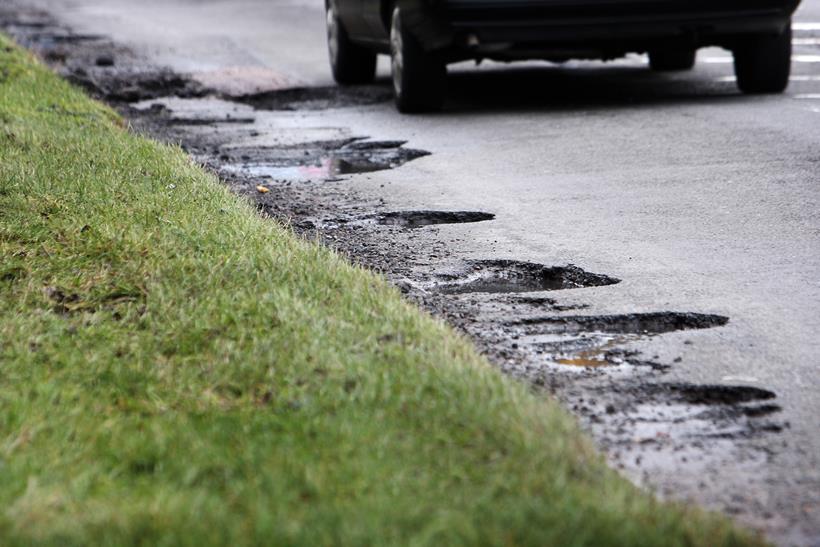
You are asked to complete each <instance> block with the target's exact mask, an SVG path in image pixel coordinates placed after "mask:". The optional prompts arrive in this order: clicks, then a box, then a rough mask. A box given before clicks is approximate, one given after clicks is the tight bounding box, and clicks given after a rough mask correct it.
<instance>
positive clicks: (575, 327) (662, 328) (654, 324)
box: [508, 312, 729, 336]
mask: <svg viewBox="0 0 820 547" xmlns="http://www.w3.org/2000/svg"><path fill="white" fill-rule="evenodd" d="M728 322H729V318H728V317H724V316H722V315H712V314H703V313H688V312H656V313H630V314H623V315H574V316H567V317H530V318H525V319H519V320H516V321H511V322H509V323H508V325H510V326H521V327H523V330H524V331H525V332H526V333H528V334H541V333H548V334H578V333H582V332H587V333H591V332H596V333H608V334H613V333H614V334H642V335H650V336H651V335H657V334H663V333H666V332H674V331H680V330H693V329H710V328H713V327H720V326H723V325H725V324H726V323H728Z"/></svg>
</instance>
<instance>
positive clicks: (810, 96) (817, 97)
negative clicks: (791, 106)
mask: <svg viewBox="0 0 820 547" xmlns="http://www.w3.org/2000/svg"><path fill="white" fill-rule="evenodd" d="M792 98H793V99H803V100H808V101H820V93H799V94H797V95H793V96H792Z"/></svg>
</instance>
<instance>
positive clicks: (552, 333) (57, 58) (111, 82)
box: [0, 8, 789, 528]
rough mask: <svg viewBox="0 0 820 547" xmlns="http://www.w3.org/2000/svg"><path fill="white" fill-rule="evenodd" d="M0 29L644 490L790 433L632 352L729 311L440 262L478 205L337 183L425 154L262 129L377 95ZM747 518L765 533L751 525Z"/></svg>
mask: <svg viewBox="0 0 820 547" xmlns="http://www.w3.org/2000/svg"><path fill="white" fill-rule="evenodd" d="M0 28H2V29H5V30H6V31H7V32H9V33H10V34H11V35H12V36H13V37H14V38H16V39H17V40H18V41H19V42H20V43H22V44H23V45H25V46H28V47H30V48H32V49H33V50H34V51H35V52H37V53H38V54H39V55H40V56H41V57H42V58H43V59H45V60H46V62H48V63H49V64H51V66H53V67H54V68H55V69H56V70H57V71H58V72H60V73H61V74H63V75H64V76H65V77H66V78H68V79H69V80H71V81H73V82H75V83H78V84H80V85H82V86H84V87H85V88H87V89H90V90H91V91H92V93H94V94H95V95H96V96H97V97H100V98H102V99H104V100H107V101H108V102H109V103H111V104H113V105H114V106H115V107H116V108H118V109H119V111H120V112H121V113H123V114H124V115H125V116H126V117H127V118H128V119H129V121H130V123H131V124H132V127H133V128H134V129H135V130H137V131H141V132H145V133H147V134H149V135H151V136H152V137H154V138H157V139H160V140H165V141H167V142H172V143H179V144H181V145H182V146H183V147H184V148H185V149H186V150H187V151H188V152H189V153H190V154H191V155H192V157H194V159H195V160H197V161H198V162H200V163H201V164H202V165H204V166H206V167H207V168H209V169H211V170H213V171H214V172H216V173H217V174H219V175H220V177H221V178H222V180H223V181H224V182H225V183H226V184H227V185H228V186H229V187H230V188H232V189H233V190H234V191H235V192H237V193H238V194H240V195H242V196H246V197H247V199H250V200H252V201H253V202H255V203H256V206H257V209H258V210H259V211H260V213H261V214H263V215H264V216H268V217H271V218H272V219H275V220H276V221H279V222H282V223H284V224H286V225H288V226H290V227H291V228H292V229H293V230H294V231H295V232H296V233H297V234H299V235H301V236H303V237H306V238H310V239H317V240H319V241H321V242H323V243H325V244H326V245H329V246H331V247H333V248H335V249H336V250H338V251H339V252H340V253H342V254H344V255H345V256H347V257H349V258H350V259H351V260H352V261H354V262H356V263H358V264H361V265H364V266H366V267H368V268H370V269H372V270H374V271H377V272H380V273H382V274H384V275H385V276H386V277H387V278H388V279H389V280H390V281H392V282H393V283H394V284H395V285H396V286H397V287H398V288H399V289H400V290H401V291H402V292H403V293H404V294H405V295H406V297H407V298H408V299H410V300H411V301H414V302H416V303H418V304H419V305H420V306H422V307H424V308H425V309H427V310H428V311H430V312H431V313H433V314H435V315H437V316H439V317H443V318H445V319H446V320H447V321H448V322H449V323H450V324H452V325H453V326H454V327H455V328H457V329H459V330H461V331H462V332H464V333H466V334H467V335H469V336H470V337H471V338H472V339H473V340H474V341H475V343H476V345H477V346H478V348H479V349H480V350H481V351H482V352H483V353H484V354H485V355H486V356H487V357H488V358H489V359H490V361H491V362H493V363H494V364H495V365H496V366H498V367H499V368H500V369H501V370H503V371H504V372H506V373H508V374H510V375H512V376H514V377H517V378H520V379H522V380H525V381H527V382H529V383H530V384H531V385H532V386H533V389H534V390H537V391H545V392H548V393H550V394H553V395H554V396H556V397H557V398H558V399H560V400H561V401H563V403H564V404H565V405H566V406H567V408H570V409H572V410H573V412H574V413H575V414H576V415H577V416H579V418H580V419H581V421H582V423H583V425H584V426H585V427H586V428H587V429H588V430H589V431H590V432H591V434H592V435H593V437H594V438H595V439H596V441H597V443H598V444H599V446H601V447H602V449H603V450H604V451H605V452H606V453H607V455H608V457H609V459H610V461H612V462H613V463H614V465H616V466H620V467H623V468H624V469H626V470H633V471H635V470H637V472H639V473H640V474H641V476H642V477H643V479H642V480H643V482H644V483H645V484H646V485H648V486H655V485H656V483H655V482H654V480H653V476H654V475H655V474H657V473H661V472H662V473H665V475H664V476H665V477H671V476H675V474H679V473H680V469H682V468H683V466H684V465H685V466H686V469H690V470H694V471H693V473H703V474H704V476H705V475H712V476H713V478H714V480H718V478H715V477H718V475H719V473H720V470H721V469H723V468H724V467H725V466H726V465H739V466H750V467H754V466H755V465H759V464H760V462H765V461H768V460H769V459H771V458H773V457H776V455H777V443H775V442H773V439H776V435H777V434H778V432H779V431H782V430H783V429H785V428H788V427H789V424H788V423H786V422H782V421H780V420H778V415H779V412H780V409H781V407H780V405H779V403H778V399H777V394H775V393H773V392H771V391H768V390H765V389H761V388H758V387H752V386H745V385H713V384H692V383H684V382H680V381H676V380H674V379H670V375H673V373H674V370H675V367H676V366H677V365H679V363H680V362H681V358H680V357H673V358H666V359H661V358H659V357H657V356H651V358H650V357H647V356H645V355H643V354H642V353H641V350H640V346H639V344H638V343H639V342H641V341H645V340H646V339H647V338H650V337H655V336H664V335H668V333H673V332H678V331H684V330H686V331H689V330H691V331H692V333H693V334H692V339H695V337H696V331H697V330H699V329H714V328H721V327H722V326H724V325H726V324H727V322H728V321H729V318H727V317H724V316H720V315H710V314H700V313H692V312H689V311H663V312H659V311H648V312H644V313H631V311H632V310H623V313H620V314H609V315H600V314H598V315H593V314H588V315H587V314H585V315H580V314H579V313H578V310H584V309H588V308H590V303H589V302H588V301H584V299H583V298H576V297H575V296H570V294H571V295H579V294H582V293H584V292H585V291H588V290H592V289H594V290H617V284H618V283H619V282H620V279H618V278H616V277H613V276H612V275H608V274H598V273H590V272H587V271H585V270H584V269H582V268H581V267H578V266H574V265H566V264H533V263H528V262H520V261H515V260H509V259H501V258H493V257H487V258H486V259H484V260H459V259H457V258H453V257H452V256H451V249H452V248H453V247H454V246H456V245H458V239H457V238H456V239H452V238H451V239H449V240H444V239H443V238H439V237H437V235H438V234H439V230H441V229H442V228H441V226H442V225H447V224H459V223H471V222H485V221H491V220H492V219H493V218H494V214H493V212H492V211H487V212H482V211H429V210H415V211H394V210H389V209H386V208H385V204H384V203H383V202H381V201H378V200H374V199H367V198H365V197H363V196H361V195H357V194H356V193H355V192H353V191H351V189H350V187H349V185H348V184H346V180H345V177H346V176H349V175H351V174H354V173H366V172H369V171H374V170H385V169H394V168H397V167H399V166H401V165H402V164H404V163H406V162H408V161H411V160H415V159H418V158H421V157H424V156H426V155H427V154H428V152H426V151H421V150H415V149H412V148H405V144H407V143H406V142H405V141H403V140H396V139H391V140H383V139H382V140H378V139H376V140H370V139H367V138H363V137H362V136H360V135H355V134H351V133H350V131H349V130H348V129H347V128H345V127H321V128H298V127H297V128H292V127H289V128H287V129H283V128H282V127H278V129H276V130H271V127H277V125H276V124H275V123H271V121H276V120H277V119H278V118H275V116H280V115H289V114H290V113H292V112H294V111H298V110H314V111H315V110H324V109H336V108H361V107H366V106H368V105H373V104H377V103H380V102H383V101H388V100H390V97H391V90H390V86H389V85H388V84H384V85H381V84H376V85H373V86H364V87H345V88H336V87H333V88H316V89H291V90H285V91H276V92H266V93H263V94H257V95H245V96H240V97H225V96H224V95H221V94H219V93H216V92H214V91H212V90H208V89H206V88H203V87H202V86H201V85H200V84H197V83H196V82H194V80H193V79H190V78H187V77H185V76H183V75H178V74H174V73H171V72H169V71H167V70H164V69H162V68H161V67H153V66H150V65H146V64H145V63H144V62H143V61H142V60H140V59H138V58H137V57H136V56H135V55H134V54H133V53H132V52H130V51H128V50H127V49H125V48H123V47H121V46H119V45H118V44H116V43H114V42H112V41H110V40H108V39H106V38H103V37H98V36H80V35H74V34H72V33H71V32H70V31H69V30H67V29H65V28H63V27H61V26H59V25H57V24H55V23H54V21H52V20H51V19H50V18H49V17H48V16H47V15H45V14H43V13H42V12H37V11H36V10H31V9H19V8H17V9H8V10H4V9H0ZM272 117H273V118H272ZM422 227H424V228H425V230H424V235H425V237H424V239H423V240H419V238H418V237H417V235H418V233H419V231H418V229H419V228H422ZM565 289H575V290H572V291H565ZM545 292H549V294H550V296H546V295H545V294H544V293H545ZM57 300H59V299H57ZM545 314H549V315H545ZM692 339H690V340H687V341H686V343H688V344H691V343H693V340H692ZM636 344H638V345H637V346H636ZM639 480H640V479H639ZM687 488H688V489H687ZM697 490H698V485H697V484H693V485H691V488H690V487H689V485H688V483H687V482H686V481H683V480H682V481H677V482H676V481H668V482H665V483H663V484H662V485H661V486H660V492H661V493H662V494H666V495H670V496H673V497H677V498H681V497H686V496H694V495H695V493H696V492H697ZM721 495H723V494H722V493H718V494H717V497H718V498H719V499H718V501H717V502H715V504H716V505H717V506H718V507H719V508H721V509H723V510H726V511H729V512H737V513H738V514H747V515H750V517H749V519H747V520H748V521H752V520H755V519H758V517H757V516H756V515H760V514H768V513H769V512H770V511H771V508H766V507H763V505H765V503H763V502H760V501H758V500H755V499H746V500H743V501H742V502H738V501H737V497H738V494H737V493H731V492H726V493H725V496H724V497H723V498H721V497H720V496H721ZM755 522H756V523H757V525H759V526H760V527H764V528H765V527H766V526H767V522H765V519H764V520H760V521H759V522H758V521H757V520H756V521H755Z"/></svg>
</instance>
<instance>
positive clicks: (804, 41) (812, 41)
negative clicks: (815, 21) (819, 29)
mask: <svg viewBox="0 0 820 547" xmlns="http://www.w3.org/2000/svg"><path fill="white" fill-rule="evenodd" d="M792 44H794V45H796V46H820V38H793V39H792Z"/></svg>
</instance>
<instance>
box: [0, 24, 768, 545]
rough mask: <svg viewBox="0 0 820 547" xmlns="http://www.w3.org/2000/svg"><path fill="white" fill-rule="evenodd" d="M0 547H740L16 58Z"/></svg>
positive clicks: (442, 333) (6, 131) (364, 276)
mask: <svg viewBox="0 0 820 547" xmlns="http://www.w3.org/2000/svg"><path fill="white" fill-rule="evenodd" d="M0 254H1V255H2V262H0V544H2V545H24V544H26V545H27V544H32V543H36V544H55V545H56V544H59V545H71V544H89V543H90V544H99V543H104V544H112V545H113V544H146V545H155V544H166V545H178V544H187V545H198V546H201V545H206V544H265V545H284V544H288V545H290V544H300V545H310V546H313V545H329V544H346V545H385V544H407V545H459V544H471V545H476V544H482V545H561V546H564V545H624V544H628V545H660V544H664V545H735V544H743V545H746V544H755V543H756V542H757V541H758V540H757V539H756V538H755V537H753V536H750V535H747V534H746V533H745V532H739V531H738V530H737V529H736V528H733V527H732V525H731V524H730V523H728V522H727V521H726V520H725V519H723V518H721V517H717V516H714V515H710V514H706V513H702V512H700V511H697V510H693V509H687V508H682V507H679V506H673V505H667V504H661V503H659V502H657V501H655V500H653V499H652V497H651V496H649V495H647V494H645V493H643V492H640V491H638V490H637V489H635V488H634V487H632V486H631V485H630V484H629V483H627V482H626V481H624V480H623V479H621V478H620V477H619V476H618V475H616V474H615V473H614V472H612V471H610V470H609V469H608V468H607V467H606V466H605V465H604V464H603V462H602V460H601V458H600V456H599V455H597V454H596V452H595V451H594V450H593V449H592V448H591V446H590V444H589V442H588V441H587V440H586V439H585V437H584V436H583V435H582V434H581V433H580V432H579V431H578V428H577V426H576V425H575V423H574V421H573V419H572V418H570V417H569V416H568V415H567V414H566V413H565V412H563V411H562V410H561V409H560V408H559V407H558V405H556V404H555V403H554V402H552V401H550V400H547V399H545V398H544V397H537V396H534V395H532V394H530V393H529V392H528V391H527V389H526V388H525V387H524V386H521V385H518V384H517V383H515V382H512V381H510V380H507V379H505V378H503V377H502V376H501V375H500V374H499V373H497V372H496V371H494V370H493V369H492V368H491V366H490V365H488V364H487V363H486V362H485V361H484V360H483V359H482V358H481V357H479V356H478V355H477V354H476V352H475V350H474V349H473V348H472V347H471V346H470V345H469V343H467V342H466V341H465V340H463V339H461V338H460V337H458V336H457V335H455V334H454V333H453V332H452V331H451V330H450V329H448V328H447V327H446V326H444V325H443V324H442V323H440V322H438V321H435V320H433V319H431V318H430V317H428V316H426V315H424V314H423V313H421V312H419V311H418V310H416V309H414V308H413V307H411V306H410V305H408V304H407V303H405V302H403V301H402V299H401V297H400V296H399V294H398V293H397V291H395V290H394V289H392V288H390V287H389V286H388V285H387V284H386V282H385V281H383V280H382V279H381V278H379V277H376V276H374V275H372V274H370V273H367V272H365V271H363V270H361V269H357V268H355V267H353V266H351V265H350V264H348V263H346V262H345V261H344V260H342V259H341V258H340V257H339V256H337V255H335V254H333V253H332V252H330V251H329V250H327V249H324V248H322V247H320V246H318V245H315V244H313V243H308V242H304V241H300V240H298V239H297V238H295V237H294V236H293V235H292V234H291V233H290V232H289V231H288V230H287V229H285V228H283V227H281V226H279V225H277V224H276V223H274V222H271V221H269V220H264V219H261V218H259V217H258V216H257V215H256V214H255V213H254V211H253V209H252V207H251V206H250V205H248V204H247V203H245V202H243V201H242V200H240V199H238V198H237V197H235V196H234V195H232V194H230V193H229V192H228V191H227V190H226V189H224V188H223V187H222V186H221V185H220V184H219V183H218V181H216V180H215V179H214V178H213V177H212V176H210V175H208V174H206V173H205V172H203V171H202V170H201V169H199V168H198V167H197V166H195V165H193V164H192V162H191V161H190V160H189V159H188V158H187V157H186V156H185V154H184V153H183V152H181V151H180V150H177V149H173V148H169V147H166V146H162V145H159V144H157V143H154V142H151V141H149V140H146V139H142V138H139V137H136V136H134V135H132V134H129V133H128V132H127V131H125V130H123V128H122V124H121V122H120V121H119V119H118V118H117V116H116V115H115V114H114V113H112V112H111V111H110V110H108V109H107V108H106V107H104V106H102V105H100V104H97V103H94V102H92V101H90V100H89V99H87V98H86V97H85V96H84V95H83V94H81V93H80V92H78V91H77V90H75V89H73V88H71V87H70V86H69V85H67V84H66V83H64V82H63V81H61V80H59V79H58V78H56V77H55V76H54V75H52V74H51V73H50V72H49V71H47V70H46V69H45V68H43V67H42V66H40V65H39V64H37V63H36V61H34V60H33V59H32V58H31V57H30V56H28V55H27V54H25V53H23V52H21V51H20V50H18V49H16V48H15V47H13V46H11V44H10V42H8V41H7V40H5V39H3V38H2V37H0Z"/></svg>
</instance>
